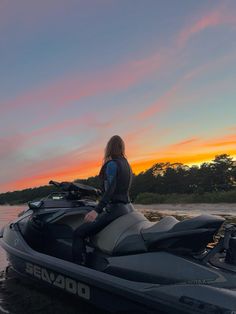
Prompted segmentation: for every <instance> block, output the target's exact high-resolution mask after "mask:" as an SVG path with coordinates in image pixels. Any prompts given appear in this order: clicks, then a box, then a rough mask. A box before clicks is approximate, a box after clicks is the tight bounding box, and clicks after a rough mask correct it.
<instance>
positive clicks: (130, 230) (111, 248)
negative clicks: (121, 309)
mask: <svg viewBox="0 0 236 314" xmlns="http://www.w3.org/2000/svg"><path fill="white" fill-rule="evenodd" d="M223 222H224V219H223V218H221V217H218V216H212V215H201V216H198V217H195V218H191V219H186V220H183V221H181V222H179V221H178V220H177V219H176V218H174V217H172V216H167V217H164V218H163V219H161V220H160V221H158V222H150V221H149V220H148V219H147V218H146V217H145V216H144V215H143V214H141V213H139V212H137V211H133V212H131V213H129V214H126V215H123V216H121V217H119V218H117V219H116V220H114V221H113V222H112V223H110V224H109V225H108V226H107V227H106V228H104V229H103V230H102V231H100V232H99V233H98V234H96V235H95V236H93V237H91V238H90V241H91V243H92V244H93V245H94V246H95V247H96V248H98V249H99V250H101V251H103V252H104V253H106V254H109V255H125V254H135V253H140V252H146V251H150V250H162V249H165V250H168V249H170V250H176V251H180V252H184V253H198V252H200V251H202V250H204V249H205V248H206V246H207V244H208V243H209V242H211V241H212V240H213V236H214V234H215V233H216V232H217V231H218V229H219V228H220V226H221V225H222V223H223Z"/></svg>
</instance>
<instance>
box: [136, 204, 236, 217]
mask: <svg viewBox="0 0 236 314" xmlns="http://www.w3.org/2000/svg"><path fill="white" fill-rule="evenodd" d="M134 206H135V208H136V209H137V210H140V211H141V212H143V213H148V212H153V211H154V212H158V214H162V215H176V214H177V215H181V216H182V215H184V216H185V215H186V216H197V215H200V214H202V213H205V214H214V215H223V216H235V217H236V203H189V204H148V205H143V204H134Z"/></svg>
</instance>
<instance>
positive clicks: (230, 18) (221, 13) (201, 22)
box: [177, 3, 236, 47]
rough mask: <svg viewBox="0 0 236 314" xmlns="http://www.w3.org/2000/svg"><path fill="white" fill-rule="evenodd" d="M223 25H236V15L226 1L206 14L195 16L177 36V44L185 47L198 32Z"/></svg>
mask: <svg viewBox="0 0 236 314" xmlns="http://www.w3.org/2000/svg"><path fill="white" fill-rule="evenodd" d="M222 25H236V16H235V14H233V13H232V12H231V11H230V10H229V8H228V7H227V6H226V5H225V3H221V4H220V5H219V6H218V7H217V8H215V9H214V10H212V11H210V12H207V13H206V14H204V13H203V14H202V16H201V17H198V18H196V17H195V19H194V21H192V22H191V23H189V25H187V26H186V27H185V28H183V29H182V30H181V31H180V33H179V35H178V37H177V45H178V46H179V47H183V46H184V45H186V43H187V41H188V40H190V39H191V38H192V37H194V36H195V35H196V34H198V33H200V32H202V31H204V30H206V29H208V28H213V27H217V26H222Z"/></svg>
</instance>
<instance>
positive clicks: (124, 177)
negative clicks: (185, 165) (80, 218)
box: [72, 135, 132, 265]
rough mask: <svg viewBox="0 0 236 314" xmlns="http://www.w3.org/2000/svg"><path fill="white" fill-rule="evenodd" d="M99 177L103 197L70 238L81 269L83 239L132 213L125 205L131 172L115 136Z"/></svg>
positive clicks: (119, 142)
mask: <svg viewBox="0 0 236 314" xmlns="http://www.w3.org/2000/svg"><path fill="white" fill-rule="evenodd" d="M99 177H100V178H101V180H102V188H103V192H104V193H103V196H102V198H101V200H100V202H99V203H98V205H97V206H96V207H95V209H93V210H91V211H90V212H88V213H87V215H86V216H85V218H84V222H85V223H84V224H83V225H81V226H79V227H78V228H77V229H76V230H75V231H74V235H73V247H72V250H73V258H74V262H76V263H78V264H82V265H84V264H85V259H86V246H85V243H84V239H85V238H87V237H88V236H91V235H94V234H96V233H98V232H99V231H101V230H102V229H103V228H104V227H106V226H107V225H108V224H109V223H111V222H112V221H113V220H114V219H116V218H118V217H120V216H121V215H124V214H127V213H128V212H130V211H131V210H132V207H131V206H127V205H125V204H129V203H130V198H129V189H130V185H131V180H132V171H131V168H130V166H129V163H128V161H127V159H126V158H125V144H124V141H123V140H122V138H121V137H120V136H118V135H114V136H112V137H111V138H110V140H109V141H108V143H107V146H106V149H105V156H104V164H103V166H102V168H101V170H100V173H99ZM122 204H123V205H122ZM104 208H105V210H104Z"/></svg>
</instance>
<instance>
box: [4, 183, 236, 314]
mask: <svg viewBox="0 0 236 314" xmlns="http://www.w3.org/2000/svg"><path fill="white" fill-rule="evenodd" d="M50 184H52V185H54V186H55V189H56V191H55V192H53V193H51V194H50V195H49V196H47V197H46V198H44V199H42V200H40V201H37V202H29V206H28V208H27V209H26V210H25V211H24V212H23V213H22V214H21V216H20V217H17V219H15V220H14V221H12V222H10V223H9V224H8V225H6V226H5V227H4V228H3V230H2V231H1V234H0V242H1V245H2V247H3V248H4V249H5V251H6V252H7V255H8V259H9V262H10V264H11V265H12V267H13V269H14V270H15V271H17V272H18V273H20V274H22V275H25V276H27V277H30V278H32V279H34V280H35V281H37V282H41V283H43V284H46V285H47V286H50V287H53V288H57V289H61V290H63V291H65V292H67V293H69V294H71V295H73V296H75V297H77V298H81V299H83V300H85V301H87V302H90V303H91V304H93V305H96V306H97V307H99V308H104V309H106V310H107V311H110V312H113V313H128V312H129V313H225V314H226V313H231V314H232V313H236V225H233V224H230V225H229V224H227V225H225V226H224V235H221V236H220V238H219V239H218V241H217V243H216V242H214V239H215V235H216V234H219V230H220V229H221V230H222V225H223V224H224V219H223V218H221V217H218V216H213V215H205V214H204V215H200V216H198V217H195V218H190V219H186V220H183V221H178V220H177V219H176V218H174V217H172V216H168V217H165V218H163V219H161V220H160V221H158V222H150V221H149V220H148V219H147V218H145V216H144V215H143V214H142V213H140V212H138V211H136V210H135V208H134V207H133V205H132V204H122V203H117V204H116V205H115V206H128V209H129V213H127V214H125V215H123V216H121V217H119V218H117V219H116V220H114V221H113V222H112V223H110V224H109V225H108V226H107V227H105V228H104V229H103V230H102V231H101V232H99V233H98V234H96V235H95V236H93V237H90V238H89V239H86V245H87V251H88V254H87V255H88V256H87V262H86V265H77V264H75V263H73V259H72V235H73V231H74V230H75V229H76V228H77V227H78V226H79V225H81V224H82V223H83V218H84V215H85V214H86V213H87V212H88V211H90V210H91V209H93V208H94V207H95V206H96V204H97V198H98V197H99V195H100V191H99V190H98V189H95V188H93V187H91V186H87V185H83V184H80V183H71V182H62V183H58V182H55V181H50ZM221 233H222V232H221ZM212 243H214V244H212Z"/></svg>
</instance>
